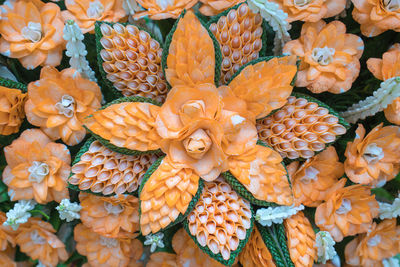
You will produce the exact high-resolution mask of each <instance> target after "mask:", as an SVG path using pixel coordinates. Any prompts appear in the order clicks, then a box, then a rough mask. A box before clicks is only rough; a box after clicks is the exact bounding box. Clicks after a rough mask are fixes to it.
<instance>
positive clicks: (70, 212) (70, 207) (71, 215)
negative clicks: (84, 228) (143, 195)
mask: <svg viewBox="0 0 400 267" xmlns="http://www.w3.org/2000/svg"><path fill="white" fill-rule="evenodd" d="M56 209H57V210H58V213H59V214H60V219H61V220H66V221H67V222H71V221H73V220H75V219H79V218H80V217H81V216H80V215H79V212H80V211H81V209H82V207H81V205H79V204H78V203H74V202H70V201H69V199H68V198H65V199H63V200H61V202H60V205H58V206H57V207H56Z"/></svg>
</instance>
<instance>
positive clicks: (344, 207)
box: [336, 198, 351, 215]
mask: <svg viewBox="0 0 400 267" xmlns="http://www.w3.org/2000/svg"><path fill="white" fill-rule="evenodd" d="M349 211H351V201H350V200H348V199H345V198H344V199H343V200H342V204H341V205H340V207H339V208H338V209H337V210H336V213H337V214H341V215H342V214H347V213H348V212H349Z"/></svg>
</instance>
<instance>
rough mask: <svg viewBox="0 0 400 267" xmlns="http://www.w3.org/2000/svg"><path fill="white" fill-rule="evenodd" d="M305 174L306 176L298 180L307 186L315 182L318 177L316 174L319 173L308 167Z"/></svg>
mask: <svg viewBox="0 0 400 267" xmlns="http://www.w3.org/2000/svg"><path fill="white" fill-rule="evenodd" d="M305 173H306V175H305V176H303V177H302V178H301V179H300V181H301V182H302V183H304V184H308V183H310V182H311V181H316V180H317V176H318V174H319V171H318V170H317V169H316V168H314V167H312V166H310V167H308V168H306V169H305Z"/></svg>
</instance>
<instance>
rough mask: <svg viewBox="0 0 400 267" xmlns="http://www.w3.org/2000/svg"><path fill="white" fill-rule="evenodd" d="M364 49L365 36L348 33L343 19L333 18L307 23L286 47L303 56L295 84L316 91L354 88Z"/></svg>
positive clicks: (287, 51) (300, 56) (290, 52)
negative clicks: (363, 39)
mask: <svg viewBox="0 0 400 267" xmlns="http://www.w3.org/2000/svg"><path fill="white" fill-rule="evenodd" d="M334 2H335V1H334ZM363 51H364V43H363V41H362V39H361V38H360V37H358V36H357V35H354V34H347V33H346V26H345V25H344V24H343V23H342V22H340V21H332V22H331V23H329V24H328V25H327V24H326V23H325V22H324V21H322V20H320V21H318V22H315V23H310V22H307V23H304V25H303V27H302V30H301V36H300V38H299V39H297V40H293V41H290V42H288V43H287V44H286V45H285V47H284V48H283V52H284V53H288V54H292V55H296V56H298V57H299V58H300V60H301V64H300V69H299V72H298V76H297V80H296V86H298V87H307V89H308V90H310V91H311V92H313V93H322V92H325V91H328V92H330V93H334V94H339V93H343V92H345V91H347V90H349V89H350V88H351V85H352V83H353V82H354V81H355V79H356V78H357V76H358V74H359V72H360V62H359V59H360V57H361V55H362V53H363Z"/></svg>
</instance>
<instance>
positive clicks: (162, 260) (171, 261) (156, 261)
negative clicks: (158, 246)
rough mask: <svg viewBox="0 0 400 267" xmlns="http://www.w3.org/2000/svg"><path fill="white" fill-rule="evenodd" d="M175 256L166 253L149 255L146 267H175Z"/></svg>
mask: <svg viewBox="0 0 400 267" xmlns="http://www.w3.org/2000/svg"><path fill="white" fill-rule="evenodd" d="M177 266H178V265H177V263H176V255H175V254H172V253H168V252H155V253H152V254H151V255H150V259H149V261H148V262H147V264H146V267H177Z"/></svg>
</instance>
